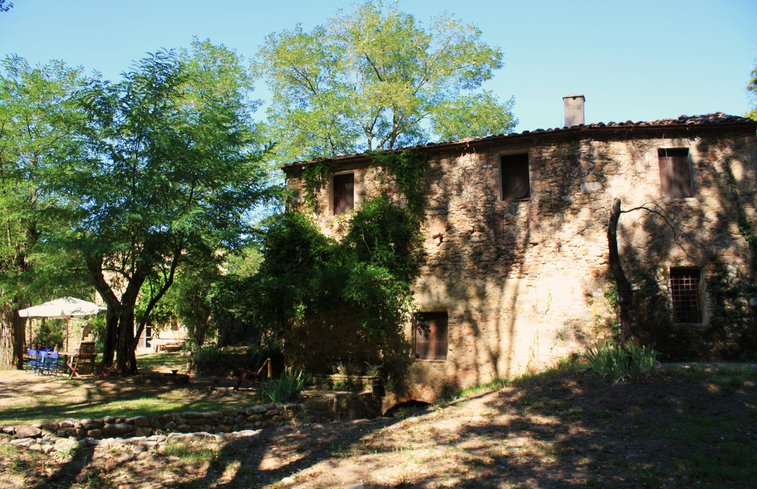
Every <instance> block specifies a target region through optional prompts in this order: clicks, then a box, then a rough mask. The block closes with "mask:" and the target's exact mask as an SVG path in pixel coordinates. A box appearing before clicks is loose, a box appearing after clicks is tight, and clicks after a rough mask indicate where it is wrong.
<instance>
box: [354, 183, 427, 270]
mask: <svg viewBox="0 0 757 489" xmlns="http://www.w3.org/2000/svg"><path fill="white" fill-rule="evenodd" d="M419 239H420V233H419V227H418V221H417V220H416V219H414V217H413V215H412V214H410V213H409V212H407V211H406V210H404V209H401V208H400V207H399V206H398V205H397V204H395V203H393V202H392V201H391V200H390V199H389V198H388V197H386V196H381V197H375V198H372V199H368V200H366V201H365V202H363V204H362V206H361V208H360V210H359V211H358V212H356V213H355V214H354V216H353V218H352V220H351V221H350V224H349V231H348V233H347V235H346V236H345V237H344V240H343V241H342V244H343V246H345V247H347V248H350V249H351V250H352V251H354V253H355V254H356V258H357V260H358V261H359V262H363V263H367V264H372V265H375V266H378V267H381V268H384V269H386V270H387V271H388V272H389V273H391V274H393V275H394V276H395V277H397V278H399V279H401V280H403V281H409V280H410V278H411V277H413V276H414V275H415V274H416V273H417V271H418V269H417V263H416V260H415V256H414V253H413V251H414V249H415V247H416V245H417V244H418V240H419Z"/></svg>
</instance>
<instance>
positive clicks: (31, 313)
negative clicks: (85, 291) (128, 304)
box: [18, 297, 106, 351]
mask: <svg viewBox="0 0 757 489" xmlns="http://www.w3.org/2000/svg"><path fill="white" fill-rule="evenodd" d="M105 310H106V307H105V306H98V305H97V304H95V303H94V302H89V301H84V300H81V299H76V298H75V297H61V298H60V299H55V300H52V301H49V302H45V303H44V304H39V305H36V306H32V307H29V308H26V309H21V310H19V311H18V315H19V316H21V317H22V318H50V319H65V320H66V351H68V321H69V320H70V319H71V318H81V317H88V316H94V315H95V314H97V313H99V312H101V311H105Z"/></svg>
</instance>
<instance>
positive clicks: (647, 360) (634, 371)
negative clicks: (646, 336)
mask: <svg viewBox="0 0 757 489" xmlns="http://www.w3.org/2000/svg"><path fill="white" fill-rule="evenodd" d="M584 358H585V359H586V361H587V362H588V365H589V368H590V369H591V370H592V371H594V372H595V373H597V374H599V375H601V376H602V377H605V378H610V379H612V381H613V382H615V383H618V382H624V381H626V380H638V379H642V378H644V377H648V376H649V375H651V374H652V373H653V372H654V370H655V368H656V367H657V352H655V351H654V350H653V349H652V348H649V347H647V346H639V345H637V344H636V343H633V342H630V341H629V342H627V343H626V344H625V345H619V344H617V343H615V342H613V341H605V342H602V343H597V344H596V345H594V346H590V347H589V348H587V350H586V353H585V354H584Z"/></svg>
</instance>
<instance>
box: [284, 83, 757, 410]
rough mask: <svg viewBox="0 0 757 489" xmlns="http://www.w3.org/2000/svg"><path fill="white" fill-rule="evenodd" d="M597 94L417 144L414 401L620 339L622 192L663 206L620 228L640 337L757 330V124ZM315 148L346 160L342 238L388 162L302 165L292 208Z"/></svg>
mask: <svg viewBox="0 0 757 489" xmlns="http://www.w3.org/2000/svg"><path fill="white" fill-rule="evenodd" d="M584 100H585V99H584V97H583V96H580V95H579V96H569V97H565V99H564V102H565V127H563V128H558V129H548V130H536V131H524V132H521V133H517V134H507V135H497V136H490V137H484V138H478V139H468V140H462V141H453V142H444V143H434V144H428V145H423V146H418V147H414V148H411V150H413V151H418V152H421V153H423V154H425V156H426V157H427V159H428V162H429V165H430V170H429V175H428V182H427V187H426V189H427V190H426V206H425V222H424V223H423V227H422V231H423V248H424V249H423V255H424V260H423V263H422V268H421V273H420V274H419V276H418V277H417V279H416V281H415V283H414V294H415V299H416V302H417V306H418V311H419V312H418V315H417V321H416V322H415V323H414V324H413V325H408V328H407V334H408V337H409V338H412V341H413V344H414V346H415V356H416V361H415V362H414V364H413V365H412V367H411V375H410V379H411V381H410V384H411V389H410V398H412V399H415V400H421V401H426V402H430V401H432V400H433V399H434V398H436V397H437V396H438V395H440V394H441V393H442V392H443V391H444V389H446V388H459V387H468V386H472V385H476V384H481V383H485V382H487V381H491V380H492V379H495V378H508V377H513V376H515V375H518V374H522V373H524V372H528V371H533V370H540V369H544V368H546V367H549V366H551V365H554V364H555V363H556V362H557V361H559V360H560V359H562V358H565V357H566V356H569V355H570V354H573V353H576V352H580V351H583V350H584V349H585V347H586V346H587V345H589V344H592V343H594V342H595V341H597V339H600V338H606V337H609V335H610V334H611V329H612V327H613V324H616V311H615V307H614V302H613V301H614V298H613V297H614V288H613V286H614V283H613V281H612V277H611V275H610V272H609V269H608V243H607V227H608V220H609V213H610V209H611V205H612V202H613V200H614V199H615V198H619V199H620V200H621V203H622V208H623V209H625V210H630V209H633V208H636V207H640V206H643V207H645V209H651V211H650V210H645V209H638V210H635V211H632V212H628V213H625V214H623V215H622V217H621V219H620V224H619V227H618V236H619V241H620V253H621V257H622V260H623V265H624V268H625V270H626V272H627V275H628V276H629V278H630V279H631V281H632V283H633V285H634V288H635V294H636V296H637V304H636V311H637V312H638V314H639V316H640V317H642V318H643V321H639V324H637V325H636V326H637V328H638V329H637V331H636V334H637V335H638V337H640V338H642V340H644V341H646V342H649V343H651V344H653V345H654V346H655V347H656V348H658V349H660V350H661V351H663V354H664V355H666V356H667V357H669V358H684V357H686V356H691V355H694V356H697V355H698V356H700V357H702V356H705V357H706V356H719V357H721V358H723V357H738V356H739V355H743V354H744V351H745V350H748V349H749V348H753V347H754V345H755V344H757V340H756V339H755V331H757V328H756V327H755V306H757V290H756V287H755V256H754V253H755V250H754V247H755V245H757V243H755V238H754V233H755V229H754V224H755V222H756V216H755V203H756V201H757V188H756V187H757V185H756V184H755V181H756V180H755V177H757V175H756V173H757V169H756V163H757V143H756V142H755V132H756V130H757V123H756V122H754V121H751V120H749V119H745V118H742V117H737V116H729V115H724V114H721V113H718V114H711V115H704V116H695V117H687V116H682V117H679V118H677V119H666V120H655V121H648V122H631V121H628V122H622V123H606V124H605V123H597V124H584V115H583V114H584ZM319 162H320V163H323V162H326V163H329V165H331V166H330V168H332V170H333V172H332V173H331V175H330V177H329V180H328V181H327V183H326V184H325V185H324V186H323V188H321V189H320V190H319V191H318V194H317V201H316V207H317V210H316V212H313V213H312V218H313V219H314V220H315V221H316V222H317V223H318V225H319V226H320V228H321V229H322V231H323V232H325V233H326V234H328V235H331V236H336V237H339V236H340V234H341V233H343V232H344V228H345V225H346V223H347V222H348V218H349V215H350V213H351V211H352V210H353V209H356V208H359V207H360V205H361V202H363V201H364V200H365V199H366V198H368V197H369V196H372V195H377V194H379V193H381V192H386V191H387V183H386V182H387V171H386V168H383V167H382V166H381V164H379V163H377V162H376V161H374V160H373V159H372V158H371V155H369V154H356V155H344V156H338V157H335V158H332V159H328V160H315V161H311V162H304V163H296V164H293V165H288V166H286V167H285V168H284V171H285V173H286V177H287V186H288V188H289V189H290V190H291V191H292V195H293V196H294V197H293V198H292V202H291V203H290V208H300V209H304V208H305V206H304V204H303V196H302V194H303V188H304V187H303V185H304V182H303V177H302V170H303V168H304V167H305V166H306V165H312V164H317V163H319ZM390 186H391V185H390ZM389 193H391V189H390V192H389ZM395 198H398V199H401V197H397V196H396V194H395ZM750 242H751V247H750ZM750 345H751V346H750ZM751 351H752V354H754V351H755V350H754V349H752V350H751ZM747 353H748V352H747Z"/></svg>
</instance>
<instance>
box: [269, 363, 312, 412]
mask: <svg viewBox="0 0 757 489" xmlns="http://www.w3.org/2000/svg"><path fill="white" fill-rule="evenodd" d="M308 381H309V377H308V376H307V375H306V374H305V373H303V372H301V371H299V370H295V371H292V372H289V371H285V372H283V373H282V374H281V375H280V376H279V377H277V378H275V379H271V380H268V381H267V382H265V383H263V384H262V386H261V395H262V396H263V398H264V399H266V400H268V401H270V402H275V403H279V404H284V403H287V402H292V401H295V400H297V398H298V397H299V396H300V393H301V392H302V391H303V390H305V387H306V386H307V384H308Z"/></svg>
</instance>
